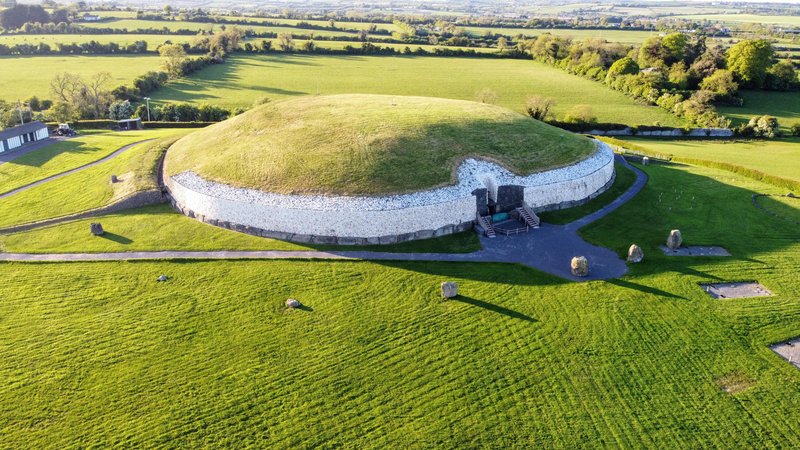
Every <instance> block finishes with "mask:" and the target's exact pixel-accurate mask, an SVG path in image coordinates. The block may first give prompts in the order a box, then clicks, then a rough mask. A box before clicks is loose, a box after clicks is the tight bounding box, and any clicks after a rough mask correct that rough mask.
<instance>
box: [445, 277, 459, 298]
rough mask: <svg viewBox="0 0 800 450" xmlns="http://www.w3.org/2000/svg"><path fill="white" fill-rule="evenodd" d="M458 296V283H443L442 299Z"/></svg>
mask: <svg viewBox="0 0 800 450" xmlns="http://www.w3.org/2000/svg"><path fill="white" fill-rule="evenodd" d="M457 296H458V283H453V282H452V281H446V282H444V283H442V297H444V298H453V297H457Z"/></svg>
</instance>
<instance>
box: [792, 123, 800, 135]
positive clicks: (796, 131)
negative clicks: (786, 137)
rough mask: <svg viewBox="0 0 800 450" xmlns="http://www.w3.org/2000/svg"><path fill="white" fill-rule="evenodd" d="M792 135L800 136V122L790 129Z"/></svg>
mask: <svg viewBox="0 0 800 450" xmlns="http://www.w3.org/2000/svg"><path fill="white" fill-rule="evenodd" d="M790 133H792V136H800V122H797V123H796V124H794V125H792V128H790Z"/></svg>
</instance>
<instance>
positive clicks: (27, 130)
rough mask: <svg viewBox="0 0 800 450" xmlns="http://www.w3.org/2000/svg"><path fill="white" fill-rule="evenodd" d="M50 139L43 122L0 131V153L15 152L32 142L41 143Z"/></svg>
mask: <svg viewBox="0 0 800 450" xmlns="http://www.w3.org/2000/svg"><path fill="white" fill-rule="evenodd" d="M49 137H50V133H48V131H47V125H45V124H43V123H42V122H31V123H26V124H25V125H19V126H16V127H14V128H9V129H7V130H3V131H0V153H2V152H7V151H10V150H14V149H16V148H19V147H22V146H23V145H25V144H28V143H30V142H36V141H41V140H44V139H47V138H49Z"/></svg>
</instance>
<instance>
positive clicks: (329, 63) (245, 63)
mask: <svg viewBox="0 0 800 450" xmlns="http://www.w3.org/2000/svg"><path fill="white" fill-rule="evenodd" d="M486 88H489V89H492V90H494V91H496V92H497V94H498V95H499V100H498V105H500V106H505V107H507V108H511V109H514V110H516V111H520V112H522V111H523V110H524V106H525V99H526V98H527V97H528V96H529V95H533V94H539V95H545V96H550V97H554V98H555V100H556V105H555V107H554V113H555V114H556V115H558V116H561V115H563V114H564V113H565V112H566V111H567V110H569V109H570V108H571V107H572V106H574V105H577V104H589V105H592V108H593V111H594V114H595V115H596V116H597V118H598V120H600V121H601V122H620V123H630V124H632V125H636V124H642V125H652V124H654V123H656V122H658V123H661V124H662V125H675V126H683V125H684V123H683V122H682V121H681V120H680V119H678V118H676V117H674V116H672V115H671V114H669V113H668V112H666V111H664V110H661V109H659V108H657V107H650V106H644V105H640V104H638V103H636V102H635V101H634V100H632V99H631V98H629V97H626V96H625V95H624V94H622V93H619V92H615V91H612V90H610V89H607V88H605V87H603V85H602V84H599V83H597V82H593V81H590V80H586V79H583V78H580V77H577V76H573V75H569V74H567V73H565V72H564V71H562V70H559V69H556V68H554V67H549V66H547V65H544V64H541V63H537V62H534V61H530V60H510V59H503V60H495V59H489V58H487V59H482V58H433V57H413V56H402V57H401V56H396V57H381V56H372V57H366V56H326V55H298V54H295V55H236V56H234V57H231V58H229V59H228V61H227V62H226V63H225V64H222V65H218V66H212V67H209V68H207V69H205V70H203V71H201V72H199V73H198V74H196V75H194V76H191V77H188V78H184V79H181V80H179V81H176V82H173V83H170V84H169V85H168V86H166V87H165V88H163V89H160V90H159V91H158V92H156V93H154V94H153V96H152V97H153V98H154V99H156V100H157V101H189V102H196V103H204V102H205V103H215V104H221V105H226V106H250V105H252V104H253V101H254V100H255V99H258V98H261V97H269V98H271V99H273V100H276V99H279V98H283V97H287V96H298V95H315V94H347V93H366V94H390V95H419V96H429V97H443V98H453V99H464V100H474V99H475V98H476V95H477V94H478V92H480V91H481V90H483V89H486Z"/></svg>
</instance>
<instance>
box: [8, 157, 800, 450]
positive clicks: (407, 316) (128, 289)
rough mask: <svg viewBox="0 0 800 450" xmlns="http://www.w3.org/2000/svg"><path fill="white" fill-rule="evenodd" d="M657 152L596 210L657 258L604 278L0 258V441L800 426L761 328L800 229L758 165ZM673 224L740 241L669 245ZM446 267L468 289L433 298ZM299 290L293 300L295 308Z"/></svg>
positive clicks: (697, 437)
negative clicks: (753, 290)
mask: <svg viewBox="0 0 800 450" xmlns="http://www.w3.org/2000/svg"><path fill="white" fill-rule="evenodd" d="M646 170H647V171H648V174H649V175H650V183H649V184H648V186H647V187H646V188H645V190H644V191H643V192H642V194H640V196H639V197H637V198H636V199H634V201H633V202H632V203H630V204H628V205H626V206H624V207H623V208H622V209H621V210H620V211H618V213H616V214H614V215H612V216H610V217H608V218H606V219H604V220H603V221H601V222H600V223H598V224H597V225H595V226H593V227H591V228H590V229H588V230H586V232H585V234H586V235H587V236H588V237H589V238H590V239H592V240H593V241H596V242H601V243H604V244H606V245H610V246H611V247H612V248H615V249H619V250H622V249H624V247H627V245H629V244H630V242H631V241H634V242H637V243H640V244H641V245H642V246H643V247H644V249H645V252H646V255H647V256H646V258H647V259H646V262H645V263H644V264H642V265H640V266H636V267H634V268H633V272H632V273H631V274H630V275H629V276H627V277H625V278H623V279H621V280H613V281H610V282H590V283H569V282H565V281H562V280H560V279H557V278H553V277H551V276H547V275H544V274H542V273H540V272H537V271H534V270H530V269H525V268H523V267H520V266H514V265H501V264H456V263H410V262H409V263H390V262H383V263H368V262H321V261H320V262H287V261H273V262H258V261H237V262H224V261H218V262H211V261H206V262H203V261H197V262H169V261H153V262H134V263H75V264H19V263H5V264H0V266H2V267H3V269H4V283H3V284H2V285H0V297H2V298H3V299H4V301H3V302H0V317H3V324H4V326H3V327H2V328H0V349H2V350H0V351H2V353H3V355H4V364H3V365H0V380H2V381H0V406H1V407H2V408H3V410H4V411H7V413H6V414H4V415H2V416H0V430H2V431H3V436H4V438H3V441H4V443H5V444H6V445H8V446H9V447H12V448H40V447H59V448H64V447H77V446H86V445H88V444H92V445H95V446H106V445H107V446H111V445H117V446H125V447H197V446H211V447H227V446H253V447H261V448H264V447H282V448H283V447H303V446H313V447H331V446H345V447H350V446H352V447H358V448H386V447H394V446H403V447H407V448H429V447H448V448H476V447H477V448H483V447H496V446H498V445H499V446H501V447H503V448H522V447H525V448H544V447H559V448H577V447H584V446H587V445H588V444H587V443H604V445H607V446H611V447H628V448H644V447H653V446H664V447H669V448H708V447H716V448H741V447H747V448H753V447H758V448H764V447H766V448H777V447H785V448H791V447H796V446H798V445H800V433H798V422H797V419H796V414H797V410H798V408H800V389H799V388H800V372H798V371H797V369H795V368H793V367H791V366H790V365H789V364H787V363H786V362H785V361H783V360H782V359H780V358H779V357H778V356H777V355H775V354H773V353H772V352H771V351H770V350H769V349H768V348H767V345H769V344H771V343H773V342H777V341H780V340H783V339H787V338H789V337H792V336H795V335H797V332H798V328H799V327H800V308H798V306H800V304H798V302H800V300H798V299H800V287H799V286H798V285H797V283H796V277H795V270H796V269H795V267H794V264H793V261H796V259H797V257H798V256H800V245H799V244H798V239H800V234H799V233H800V231H798V229H797V228H796V227H795V228H788V227H786V226H785V225H784V224H783V222H780V219H777V218H771V217H769V216H766V215H763V213H761V212H760V211H758V210H756V209H755V208H753V207H752V206H751V205H750V197H749V193H750V192H753V191H755V192H765V191H775V189H773V188H770V187H769V186H766V185H762V184H760V183H757V182H753V181H750V180H747V179H743V178H740V177H737V176H734V175H731V174H728V173H726V172H720V171H715V170H712V169H699V168H689V167H687V168H673V167H661V166H651V167H648V168H647V169H646ZM679 190H686V192H692V193H694V194H695V195H696V198H693V197H691V196H689V195H683V196H680V198H678V195H677V194H678V191H679ZM664 192H667V193H670V194H669V195H668V196H667V198H665V202H664V203H662V204H659V202H658V201H657V199H658V198H659V196H660V194H662V193H664ZM667 202H668V203H667ZM731 217H735V218H736V220H735V221H733V220H731V219H730V218H731ZM675 226H678V227H680V228H681V229H682V230H684V236H685V238H686V240H687V241H688V242H689V243H694V244H708V243H714V244H719V245H724V246H725V247H726V248H728V249H730V250H731V251H732V252H733V253H734V257H733V258H727V259H714V258H699V259H693V258H670V257H666V256H663V255H660V254H659V252H658V251H657V250H656V246H657V245H658V244H660V243H661V241H662V239H663V237H664V236H666V232H667V231H668V230H669V229H670V228H671V227H675ZM734 230H735V231H734ZM765 235H769V236H770V239H763V237H764V236H765ZM161 274H166V275H168V276H169V277H170V281H168V282H167V283H157V282H156V281H155V280H156V277H158V276H159V275H161ZM753 278H757V279H758V280H759V281H760V282H761V283H764V284H765V285H766V286H768V287H769V288H770V289H771V290H773V292H775V293H776V295H775V296H774V297H768V298H758V299H744V300H712V299H711V298H709V297H708V296H706V294H705V293H704V292H703V291H702V289H700V287H699V286H698V285H697V283H698V282H704V281H710V280H720V279H721V280H731V279H753ZM444 280H453V281H457V282H459V285H460V286H459V287H460V293H461V296H460V297H458V298H457V299H455V300H452V301H447V302H442V301H441V300H440V299H439V294H438V289H439V286H438V285H439V283H440V282H441V281H444ZM289 297H292V298H297V299H299V300H300V301H301V302H302V303H303V304H304V305H305V306H306V307H305V309H303V310H295V311H287V310H285V309H284V307H283V306H282V305H283V302H284V301H285V300H286V298H289ZM20 399H26V400H25V401H24V402H23V401H20ZM720 430H735V432H720ZM589 446H593V445H589Z"/></svg>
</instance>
